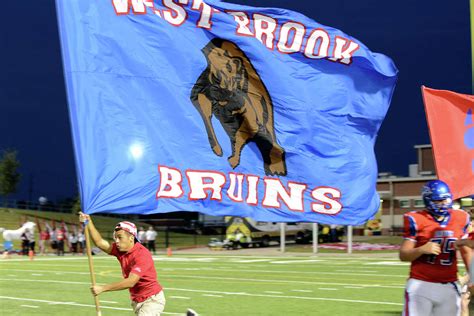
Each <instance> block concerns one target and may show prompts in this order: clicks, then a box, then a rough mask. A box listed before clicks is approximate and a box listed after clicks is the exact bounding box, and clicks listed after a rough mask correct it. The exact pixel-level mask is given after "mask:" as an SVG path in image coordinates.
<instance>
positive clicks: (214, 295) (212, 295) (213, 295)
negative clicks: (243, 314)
mask: <svg viewBox="0 0 474 316" xmlns="http://www.w3.org/2000/svg"><path fill="white" fill-rule="evenodd" d="M202 296H209V297H223V296H222V295H216V294H203V295H202Z"/></svg>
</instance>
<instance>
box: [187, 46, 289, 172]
mask: <svg viewBox="0 0 474 316" xmlns="http://www.w3.org/2000/svg"><path fill="white" fill-rule="evenodd" d="M202 52H203V54H204V56H206V59H207V68H206V69H205V70H204V71H203V72H202V74H201V75H200V76H199V78H198V80H197V81H196V83H195V85H194V87H193V89H192V92H191V101H192V103H193V104H194V106H195V107H196V109H197V110H198V111H199V113H200V114H201V117H202V119H203V121H204V125H205V127H206V131H207V135H208V138H209V144H210V145H211V148H212V150H213V151H214V153H215V154H216V155H218V156H222V148H221V146H220V145H219V141H218V140H217V138H216V134H215V132H214V128H213V126H212V122H211V117H212V115H215V117H216V118H217V119H218V120H219V121H220V122H221V124H222V126H223V128H224V130H225V131H226V133H227V135H228V136H229V138H230V142H231V145H232V155H231V156H230V157H229V158H228V161H229V163H230V165H231V166H232V168H234V169H235V167H237V166H238V165H239V163H240V154H241V152H242V148H243V147H244V146H245V144H247V143H248V142H254V143H255V144H256V145H257V147H258V149H259V150H260V153H261V154H262V158H263V162H264V169H265V173H266V174H267V175H281V176H285V175H286V173H287V172H286V163H285V150H284V149H283V148H282V147H281V146H280V145H278V143H277V140H276V136H275V130H274V127H273V104H272V100H271V99H270V95H269V94H268V91H267V88H266V87H265V85H264V84H263V82H262V80H261V79H260V76H259V75H258V73H257V71H256V70H255V68H254V67H253V65H252V64H251V62H250V60H249V59H248V57H247V56H246V55H245V53H244V52H243V51H242V50H241V49H240V48H239V47H238V46H237V45H236V44H234V43H233V42H230V41H227V40H223V39H219V38H215V39H213V40H211V41H210V42H209V43H208V44H207V45H206V46H205V47H204V48H203V49H202Z"/></svg>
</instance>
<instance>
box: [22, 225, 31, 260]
mask: <svg viewBox="0 0 474 316" xmlns="http://www.w3.org/2000/svg"><path fill="white" fill-rule="evenodd" d="M29 231H30V230H29V229H28V228H27V229H25V231H24V232H23V234H21V237H20V239H21V253H22V255H24V256H27V255H28V250H30V241H29V240H28V235H29V234H28V233H29Z"/></svg>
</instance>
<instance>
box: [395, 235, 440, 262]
mask: <svg viewBox="0 0 474 316" xmlns="http://www.w3.org/2000/svg"><path fill="white" fill-rule="evenodd" d="M415 246H416V242H415V241H413V240H410V239H405V240H404V241H403V243H402V245H401V247H400V252H399V257H400V260H401V261H408V262H412V261H415V260H416V259H418V258H419V257H421V256H422V255H439V254H440V253H441V247H440V246H439V244H437V243H434V242H427V243H426V244H424V245H422V246H419V247H415Z"/></svg>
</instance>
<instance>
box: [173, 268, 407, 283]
mask: <svg viewBox="0 0 474 316" xmlns="http://www.w3.org/2000/svg"><path fill="white" fill-rule="evenodd" d="M176 270H182V269H179V268H177V269H176ZM201 270H203V271H206V270H208V271H215V270H216V269H213V268H201ZM219 271H229V272H234V273H235V272H243V273H245V272H257V273H270V274H278V273H288V274H313V275H318V274H321V275H355V276H359V275H363V276H371V277H373V276H374V274H373V273H357V272H354V273H349V272H345V273H344V272H324V271H320V272H318V271H284V270H260V269H255V270H251V269H245V268H244V269H239V270H237V271H236V270H235V269H219ZM336 271H339V270H336ZM345 271H347V270H345ZM377 276H382V277H394V278H403V280H404V281H405V280H406V278H407V274H377Z"/></svg>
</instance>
